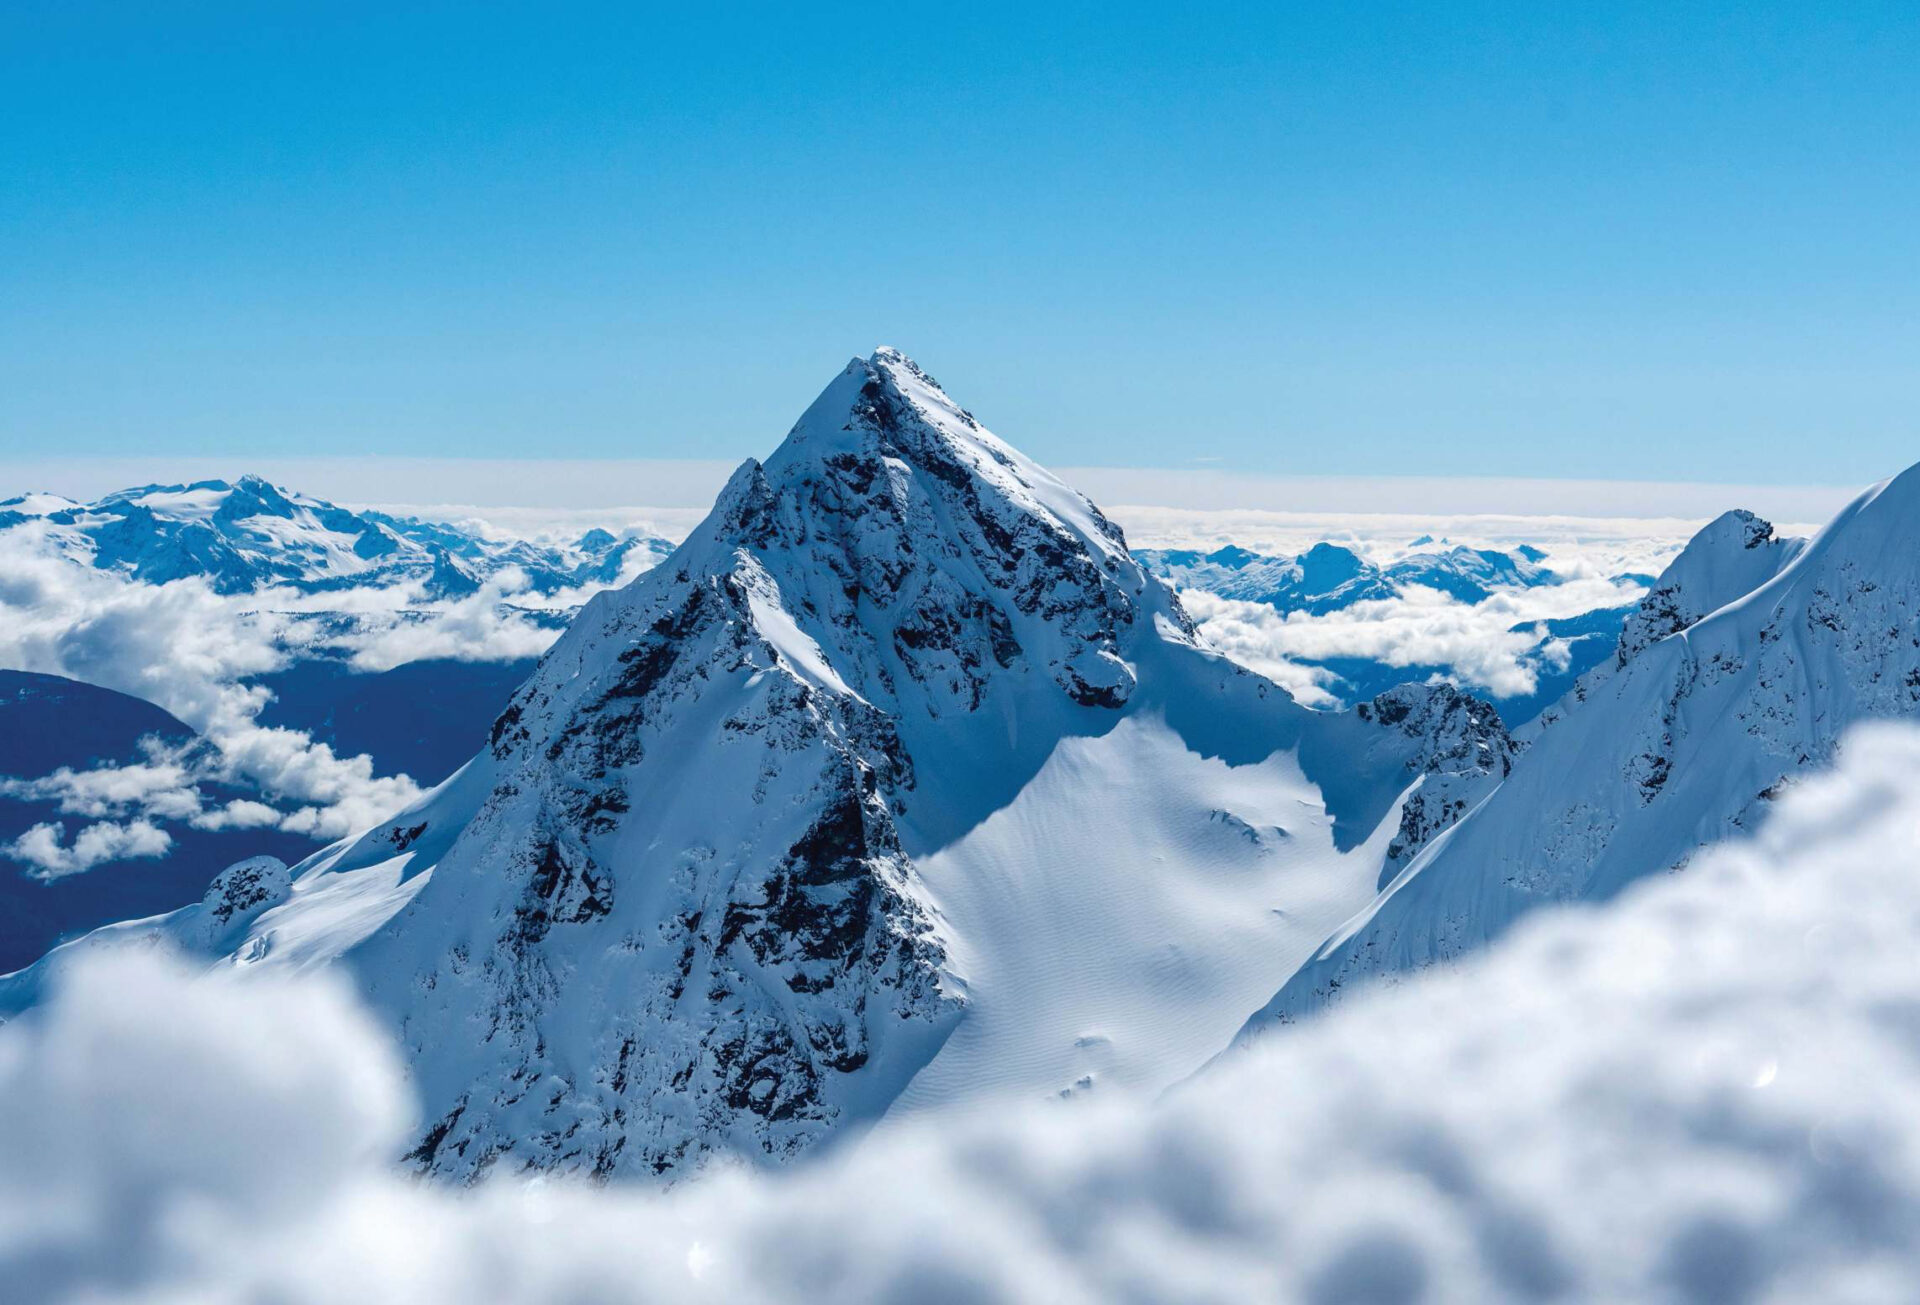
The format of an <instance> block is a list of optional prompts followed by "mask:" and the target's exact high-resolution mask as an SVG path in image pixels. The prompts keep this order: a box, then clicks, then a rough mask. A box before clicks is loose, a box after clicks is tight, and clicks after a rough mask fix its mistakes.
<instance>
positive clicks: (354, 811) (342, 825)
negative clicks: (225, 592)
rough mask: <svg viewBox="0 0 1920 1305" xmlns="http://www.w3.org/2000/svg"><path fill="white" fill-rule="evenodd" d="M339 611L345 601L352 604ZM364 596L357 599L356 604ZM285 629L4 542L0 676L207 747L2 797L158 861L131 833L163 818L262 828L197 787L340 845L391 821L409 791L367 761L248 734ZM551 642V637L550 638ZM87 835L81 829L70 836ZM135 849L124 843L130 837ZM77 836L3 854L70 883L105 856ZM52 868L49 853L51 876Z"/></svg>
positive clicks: (0, 540)
mask: <svg viewBox="0 0 1920 1305" xmlns="http://www.w3.org/2000/svg"><path fill="white" fill-rule="evenodd" d="M349 601H351V600H349ZM362 601H364V600H362ZM290 629H291V627H290V619H289V617H288V616H287V615H286V614H285V613H284V612H279V611H274V610H271V609H269V608H266V607H263V606H262V605H260V603H259V602H258V600H257V599H253V598H244V599H243V598H229V597H223V596H221V595H219V594H215V593H214V592H213V591H212V590H211V589H209V588H208V587H207V586H206V585H205V584H204V583H202V582H201V581H199V580H197V579H187V580H177V581H173V582H171V583H168V584H162V585H152V584H141V583H133V582H129V581H126V580H124V579H122V578H120V577H118V576H115V575H111V574H106V573H103V572H99V571H95V570H93V569H92V568H90V567H86V566H79V565H75V564H73V563H71V562H68V561H65V560H63V559H60V558H58V557H54V556H51V555H49V553H48V552H47V551H46V550H45V549H44V548H42V547H39V546H38V541H37V539H36V538H35V536H34V532H33V530H32V529H31V528H30V527H22V528H19V529H16V530H14V531H10V532H7V533H6V534H5V535H0V666H5V667H8V668H11V669H15V670H24V671H39V672H43V673H46V674H52V675H63V676H66V677H68V678H71V679H75V680H82V681H85V682H86V683H89V684H96V685H100V686H101V687H103V688H109V689H116V690H118V691H120V692H122V693H127V694H131V695H133V696H135V697H138V698H144V699H146V700H147V701H149V702H152V703H155V704H157V705H158V706H160V707H162V708H165V709H166V710H167V711H169V712H171V713H172V714H173V715H174V716H176V717H178V718H179V719H180V720H182V721H184V722H185V723H186V724H188V725H190V726H192V727H193V728H194V729H196V730H198V731H200V732H201V733H202V734H204V735H205V736H206V738H207V740H208V741H209V742H210V743H211V744H212V747H211V749H204V748H203V749H188V750H185V751H170V750H167V749H156V748H150V749H149V751H148V755H147V757H146V758H145V759H144V760H143V761H140V762H136V763H133V764H131V765H124V766H112V767H105V768H101V769H97V770H93V771H88V772H75V771H71V770H63V771H60V772H56V773H55V774H54V775H52V776H50V777H44V778H42V779H41V780H40V781H39V782H38V783H37V784H32V783H20V782H17V781H15V782H10V783H8V784H7V786H6V788H5V792H6V794H7V795H8V796H11V797H16V798H21V799H27V800H32V799H38V800H49V801H55V802H57V803H58V804H59V808H60V811H61V812H62V813H63V814H70V815H78V816H85V817H94V818H113V819H116V820H118V819H121V818H124V817H127V816H129V815H131V816H134V817H136V820H135V821H134V823H133V824H125V825H120V824H110V825H106V826H99V827H98V828H102V829H119V830H120V831H121V832H120V833H119V834H117V835H109V834H107V833H104V832H103V833H101V834H99V835H97V836H96V837H95V838H94V839H93V840H92V842H91V843H89V846H91V847H94V848H104V847H107V846H110V845H111V840H112V839H113V838H119V839H121V840H122V842H123V843H124V844H125V845H126V846H128V847H130V848H138V849H141V850H138V851H132V852H128V853H125V855H141V856H154V855H163V854H164V852H165V851H166V848H165V846H160V847H159V849H158V850H157V851H155V850H151V849H153V848H154V846H155V840H154V839H152V838H151V837H147V836H144V835H142V836H139V837H134V836H133V835H131V834H129V833H128V832H127V831H128V830H133V829H135V828H136V826H138V825H141V824H145V823H150V822H154V821H159V820H181V821H186V822H189V823H192V824H194V825H196V826H198V827H200V828H232V827H239V826H256V827H257V826H261V825H264V824H266V823H268V821H267V819H266V817H265V815H264V814H263V812H264V811H265V810H267V809H268V808H267V807H266V806H265V804H263V803H259V802H238V803H228V804H227V805H225V806H223V807H217V808H208V807H207V804H206V802H205V800H204V799H203V797H202V795H201V794H200V792H199V790H198V789H197V787H196V785H197V784H198V783H200V782H203V781H224V782H243V783H247V784H251V785H255V786H258V787H260V788H261V789H262V790H263V791H264V793H265V794H266V795H267V796H268V797H270V798H273V799H274V800H276V801H280V802H284V803H290V804H292V806H293V809H292V810H291V811H289V812H285V813H282V814H280V815H278V816H276V819H277V820H278V822H279V823H280V824H281V825H282V827H284V828H288V829H292V830H295V831H297V832H310V833H314V834H316V835H317V836H322V837H336V836H339V835H342V834H345V833H347V832H349V831H350V830H352V829H355V828H358V827H361V826H363V825H367V824H372V823H374V822H376V821H378V820H380V819H381V818H383V817H384V816H386V815H389V814H391V813H392V812H393V811H394V810H396V809H398V808H399V807H400V806H403V805H405V804H406V803H407V802H409V801H411V800H413V798H414V797H416V796H418V794H419V792H420V789H419V787H418V786H417V785H415V784H414V783H413V781H412V780H411V779H409V778H407V777H406V776H404V775H399V776H376V775H375V774H374V773H373V765H372V762H371V760H369V759H368V758H366V757H339V756H336V755H335V754H334V752H333V750H332V749H331V748H330V747H328V746H327V745H325V744H322V743H315V742H314V741H313V740H312V739H311V738H310V737H309V736H308V735H306V734H305V733H302V732H299V731H295V730H286V729H265V728H262V727H261V726H260V725H258V724H257V723H256V717H257V715H258V713H259V711H260V709H261V708H262V707H263V706H265V704H266V702H267V693H266V691H265V690H264V689H260V688H256V687H250V686H248V685H245V684H243V683H241V681H242V680H243V679H244V678H246V677H250V676H256V675H262V674H265V673H267V672H270V671H273V670H277V669H279V668H280V667H281V666H283V665H285V663H286V660H287V651H286V648H287V640H288V638H289V635H290ZM548 637H549V638H551V636H550V635H549V636H548ZM85 837H86V832H85V831H83V834H82V835H81V838H82V839H84V838H85ZM128 840H131V841H128ZM79 847H80V844H79V842H78V841H76V843H75V845H74V846H73V847H71V848H57V847H56V846H55V845H54V844H51V843H50V842H49V835H48V834H46V833H44V832H41V833H37V834H34V835H29V836H28V837H27V838H24V839H22V840H18V841H16V842H15V843H13V844H12V845H10V846H8V847H6V848H0V854H4V855H10V856H13V857H14V858H15V859H17V860H21V861H24V862H26V863H27V864H28V865H29V866H31V867H33V868H34V869H35V870H36V872H39V873H62V874H71V873H77V872H78V871H81V870H85V869H88V868H91V866H92V865H97V864H100V863H101V862H102V861H106V860H112V859H115V858H114V857H112V856H99V857H94V858H92V859H89V857H88V856H87V855H86V854H83V853H81V852H80V850H79ZM49 858H56V859H57V861H58V865H57V866H56V864H55V863H54V861H53V860H50V859H49Z"/></svg>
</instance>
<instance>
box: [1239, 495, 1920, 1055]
mask: <svg viewBox="0 0 1920 1305" xmlns="http://www.w3.org/2000/svg"><path fill="white" fill-rule="evenodd" d="M1748 582H1755V583H1756V585H1757V587H1755V588H1753V589H1752V590H1751V591H1750V592H1742V591H1739V586H1740V585H1742V584H1746V583H1748ZM1573 697H1574V698H1576V699H1578V700H1577V701H1573V702H1571V703H1570V704H1568V705H1567V709H1566V711H1565V714H1564V716H1563V717H1562V718H1560V719H1558V720H1557V721H1555V722H1553V723H1552V724H1550V725H1549V726H1547V727H1546V728H1543V729H1542V730H1541V731H1540V732H1539V735H1538V737H1537V739H1536V740H1535V741H1534V742H1533V743H1532V745H1531V746H1530V747H1529V748H1528V749H1527V751H1526V752H1525V753H1524V754H1523V755H1522V756H1521V758H1520V760H1519V761H1518V762H1517V763H1516V764H1515V766H1514V767H1513V772H1512V775H1511V777H1510V778H1509V779H1508V780H1507V781H1506V783H1505V784H1503V785H1502V786H1501V787H1500V788H1499V790H1498V791H1497V792H1496V793H1494V794H1493V795H1492V796H1491V797H1490V798H1488V799H1487V800H1486V801H1485V802H1484V803H1482V804H1481V805H1480V806H1479V807H1477V808H1476V809H1475V810H1473V811H1472V813H1471V814H1470V815H1469V816H1468V817H1467V818H1466V819H1464V820H1463V821H1461V822H1460V823H1459V824H1458V825H1456V826H1454V827H1453V828H1451V829H1450V830H1448V831H1447V832H1446V833H1445V834H1443V835H1442V836H1441V837H1439V838H1438V839H1436V840H1435V841H1434V842H1433V843H1432V844H1431V846H1429V847H1428V849H1427V850H1426V851H1425V852H1424V853H1423V854H1422V855H1420V856H1419V857H1417V858H1416V859H1415V860H1414V861H1413V862H1412V863H1410V864H1409V865H1407V867H1406V868H1405V870H1403V871H1402V872H1401V873H1400V874H1399V875H1398V876H1397V877H1396V878H1394V879H1393V881H1392V882H1391V883H1389V884H1388V885H1387V887H1386V888H1385V890H1384V891H1383V892H1382V893H1381V895H1380V896H1379V897H1378V898H1377V899H1376V900H1375V901H1374V902H1373V903H1372V904H1371V905H1370V906H1369V907H1368V908H1367V909H1366V910H1365V911H1363V912H1362V913H1360V914H1359V915H1358V916H1356V917H1355V918H1354V919H1353V920H1351V921H1349V922H1348V923H1347V924H1346V925H1345V926H1344V927H1343V928H1342V929H1341V930H1339V931H1338V932H1336V933H1335V934H1334V935H1333V936H1332V938H1331V939H1330V941H1329V942H1328V943H1327V945H1326V946H1325V947H1324V948H1323V949H1322V950H1321V952H1320V953H1319V955H1317V956H1316V957H1315V959H1314V961H1313V963H1312V964H1310V965H1308V966H1306V967H1305V968H1303V969H1302V970H1300V971H1299V973H1297V974H1295V975H1294V977H1293V978H1292V979H1291V980H1289V982H1288V983H1287V985H1286V987H1285V988H1284V989H1283V990H1282V991H1281V992H1280V993H1279V995H1278V996H1276V997H1275V999H1274V1000H1273V1001H1272V1003H1270V1004H1269V1006H1268V1007H1267V1008H1266V1010H1264V1011H1263V1012H1262V1013H1261V1014H1260V1015H1259V1016H1256V1017H1255V1019H1254V1021H1253V1022H1252V1023H1251V1024H1250V1025H1249V1029H1250V1030H1254V1029H1257V1028H1258V1027H1260V1026H1261V1025H1264V1024H1267V1023H1272V1022H1274V1021H1285V1020H1291V1019H1294V1018H1297V1017H1299V1016H1301V1015H1303V1014H1307V1013H1310V1012H1312V1011H1314V1010H1317V1009H1319V1008H1320V1007H1322V1006H1324V1005H1325V1004H1326V1003H1328V1002H1329V1001H1332V1000H1336V999H1337V998H1338V997H1340V996H1342V995H1345V994H1346V993H1347V992H1349V991H1350V990H1351V988H1352V986H1353V985H1354V984H1355V983H1356V982H1357V981H1364V980H1367V979H1370V978H1374V977H1377V976H1380V975H1383V974H1395V973H1399V972H1402V971H1406V970H1409V969H1417V968H1421V967H1424V966H1427V965H1432V964H1435V963H1438V962H1443V961H1447V960H1451V959H1453V958H1455V957H1457V956H1459V955H1461V954H1463V953H1464V952H1466V951H1468V950H1470V949H1472V948H1474V947H1476V946H1479V945H1480V944H1482V943H1484V942H1485V941H1486V940H1488V939H1489V938H1492V937H1495V936H1497V935H1498V934H1499V933H1501V932H1502V931H1503V930H1505V929H1506V928H1507V927H1508V926H1509V925H1511V924H1512V922H1513V921H1514V920H1515V919H1517V918H1518V917H1520V916H1521V915H1523V914H1525V913H1526V912H1527V911H1529V910H1531V909H1533V908H1535V907H1537V906H1540V905H1542V904H1545V903H1550V902H1565V901H1576V900H1586V901H1593V900H1605V899H1606V898H1609V897H1611V896H1612V895H1614V894H1615V893H1617V892H1619V891H1620V890H1621V889H1622V888H1623V887H1625V886H1626V885H1627V884H1629V883H1631V882H1633V881H1634V880H1636V879H1639V878H1642V877H1644V876H1647V875H1651V874H1657V873H1660V872H1662V871H1666V870H1670V869H1674V868H1677V867H1679V866H1682V865H1684V864H1685V863H1686V862H1687V860H1688V859H1689V858H1690V857H1691V856H1692V855H1693V854H1694V853H1695V851H1696V850H1697V849H1699V848H1700V847H1702V846H1704V845H1706V844H1708V843H1711V842H1714V841H1717V840H1719V839H1722V838H1726V837H1728V836H1730V835H1733V834H1736V833H1738V832H1740V831H1742V830H1746V829H1750V828H1752V827H1753V826H1754V825H1756V824H1757V823H1758V822H1759V820H1760V819H1761V817H1762V816H1763V815H1764V814H1765V812H1766V811H1767V809H1768V808H1769V806H1770V805H1771V804H1772V803H1773V802H1774V801H1775V800H1776V799H1777V798H1778V796H1779V795H1780V793H1781V791H1782V790H1783V788H1785V787H1786V786H1787V785H1788V784H1789V783H1791V782H1792V781H1793V780H1794V779H1795V778H1796V777H1797V776H1799V775H1801V774H1802V773H1804V772H1806V771H1807V770H1809V769H1811V768H1815V767H1819V766H1822V765H1825V764H1827V763H1828V762H1829V761H1830V760H1831V758H1832V756H1833V753H1834V749H1835V746H1836V745H1837V743H1838V740H1839V738H1840V735H1841V733H1842V732H1843V731H1844V730H1845V729H1846V728H1847V727H1848V726H1850V725H1852V724H1853V723H1855V722H1859V721H1863V720H1871V719H1880V718H1898V717H1913V716H1920V467H1915V468H1913V469H1911V470H1909V471H1907V472H1906V473H1904V474H1903V475H1901V476H1899V477H1897V478H1895V479H1894V480H1891V481H1888V482H1885V483H1883V484H1881V485H1877V486H1875V487H1873V488H1872V489H1870V490H1868V491H1867V492H1865V493H1864V494H1862V495H1861V496H1860V497H1859V498H1858V499H1856V500H1855V501H1854V502H1853V503H1852V504H1850V505H1849V506H1848V507H1847V508H1846V509H1845V510H1843V511H1842V512H1841V513H1840V515H1839V516H1838V517H1836V518H1835V519H1834V521H1833V522H1832V523H1831V524H1830V525H1829V526H1828V527H1827V528H1826V529H1825V530H1824V531H1822V532H1821V534H1820V535H1819V537H1818V538H1816V539H1814V540H1813V541H1811V542H1810V543H1803V542H1802V541H1798V540H1790V541H1782V540H1778V539H1776V538H1775V537H1774V535H1773V530H1772V527H1771V526H1768V525H1767V524H1766V523H1765V522H1763V521H1759V520H1757V519H1756V518H1754V517H1753V516H1752V515H1751V514H1750V513H1729V514H1727V515H1726V516H1723V517H1721V518H1719V519H1718V520H1717V521H1715V522H1713V523H1712V524H1711V525H1709V526H1708V527H1707V528H1706V529H1705V530H1703V531H1702V532H1701V536H1700V537H1699V538H1698V539H1696V540H1695V541H1694V543H1693V544H1691V545H1689V547H1688V548H1687V550H1686V551H1685V552H1684V553H1682V554H1681V556H1680V557H1679V558H1678V559H1676V561H1675V562H1674V563H1673V565H1672V566H1671V567H1669V568H1668V570H1667V573H1666V574H1665V575H1663V576H1662V577H1661V578H1660V580H1659V582H1658V583H1657V584H1656V585H1655V587H1654V590H1653V592H1652V594H1650V595H1649V598H1648V600H1647V602H1646V603H1644V604H1643V605H1642V607H1641V610H1640V611H1639V612H1637V613H1636V614H1635V617H1634V619H1632V620H1630V621H1629V623H1628V629H1627V633H1626V634H1624V635H1623V636H1622V639H1621V645H1620V653H1619V656H1618V658H1617V659H1616V661H1615V663H1614V664H1613V665H1612V666H1611V667H1603V668H1601V669H1600V670H1599V671H1597V672H1595V673H1594V674H1592V675H1591V676H1590V677H1589V678H1588V679H1587V680H1586V681H1584V682H1583V684H1582V687H1581V691H1580V692H1579V693H1578V694H1576V695H1573Z"/></svg>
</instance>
